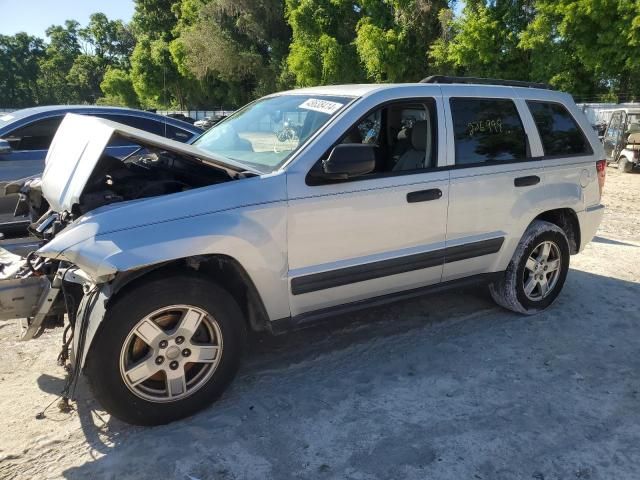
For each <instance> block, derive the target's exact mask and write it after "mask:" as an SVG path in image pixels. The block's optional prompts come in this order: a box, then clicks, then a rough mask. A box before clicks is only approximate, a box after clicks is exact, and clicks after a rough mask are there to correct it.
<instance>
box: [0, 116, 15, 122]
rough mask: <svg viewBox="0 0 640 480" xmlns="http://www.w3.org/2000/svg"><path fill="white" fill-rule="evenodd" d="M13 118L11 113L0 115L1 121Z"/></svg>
mask: <svg viewBox="0 0 640 480" xmlns="http://www.w3.org/2000/svg"><path fill="white" fill-rule="evenodd" d="M12 119H13V115H5V116H4V117H0V120H2V121H3V122H8V121H9V120H12Z"/></svg>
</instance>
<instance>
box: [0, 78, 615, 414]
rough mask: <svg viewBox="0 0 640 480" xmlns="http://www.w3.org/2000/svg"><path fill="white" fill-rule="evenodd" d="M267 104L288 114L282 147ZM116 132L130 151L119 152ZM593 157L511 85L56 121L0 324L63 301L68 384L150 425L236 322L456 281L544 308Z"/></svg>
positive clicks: (352, 90) (569, 108)
mask: <svg viewBox="0 0 640 480" xmlns="http://www.w3.org/2000/svg"><path fill="white" fill-rule="evenodd" d="M487 83H494V84H487ZM274 118H278V119H288V118H296V119H300V122H301V126H300V127H299V128H296V130H295V135H293V134H292V135H289V137H290V138H289V137H288V138H287V141H286V142H283V141H281V139H280V138H279V137H281V136H282V133H281V130H282V125H283V124H282V123H277V122H273V121H271V120H272V119H274ZM265 125H271V130H268V131H266V130H265V129H264V126H265ZM123 139H127V140H130V141H134V142H135V143H136V144H137V145H139V146H141V147H143V150H141V151H140V152H137V153H134V154H132V155H129V156H127V157H126V158H124V159H122V158H117V157H115V156H114V155H112V154H111V153H110V152H109V150H108V145H110V144H111V142H113V141H114V140H115V141H122V140H123ZM604 158H605V157H604V151H603V147H602V144H601V143H600V142H599V141H598V138H597V135H596V133H595V132H594V131H593V129H592V128H591V127H590V125H589V124H588V123H587V121H586V119H585V118H584V116H583V115H582V113H581V112H580V110H578V108H577V107H576V105H575V104H574V102H573V100H572V99H571V97H570V96H569V95H567V94H564V93H561V92H556V91H552V90H550V89H546V88H544V86H540V85H536V84H528V83H523V82H504V81H490V82H489V81H486V80H479V79H473V80H472V81H471V84H469V80H465V79H462V78H449V77H437V78H428V79H425V80H424V81H423V82H421V83H417V84H396V85H343V86H327V87H316V88H306V89H299V90H294V91H289V92H282V93H278V94H274V95H270V96H268V97H265V98H263V99H260V100H258V101H256V102H254V103H252V104H250V105H248V106H247V107H245V108H243V109H241V110H239V111H238V112H236V113H235V114H233V115H232V116H231V117H229V118H228V119H227V120H225V121H224V122H222V123H220V124H218V125H216V126H214V127H212V128H211V129H210V130H208V131H207V132H206V133H205V134H203V135H202V136H201V137H199V138H198V139H197V140H196V141H195V142H194V143H193V144H192V145H187V144H183V143H179V142H176V141H175V140H172V139H170V138H166V137H163V136H160V135H156V134H152V133H148V132H144V131H141V130H138V129H135V128H132V127H130V126H127V125H123V124H118V123H114V122H111V121H108V120H105V119H101V118H89V117H81V116H78V115H73V114H70V115H67V117H66V118H65V120H64V121H63V122H62V124H61V125H60V127H59V129H58V132H57V133H56V136H55V138H54V140H53V143H52V144H51V147H50V150H49V154H48V156H47V162H46V168H45V170H44V176H43V178H42V183H41V185H40V186H38V187H36V188H34V189H32V190H31V191H30V192H29V197H30V198H37V197H38V196H43V197H44V198H45V199H46V200H47V202H48V204H49V205H50V210H49V211H48V212H47V213H46V214H44V215H43V216H42V217H41V218H40V219H39V220H38V221H37V222H36V224H35V225H34V229H33V231H34V232H35V234H36V235H38V236H40V237H41V238H42V240H43V242H44V244H43V246H42V247H41V248H40V249H39V250H38V251H37V252H35V253H34V254H32V255H30V256H29V257H27V258H20V257H17V256H10V254H7V253H6V252H5V254H4V257H2V255H0V258H4V268H3V269H2V270H0V277H2V278H4V279H5V280H4V281H3V283H2V284H0V285H2V288H0V318H22V317H24V318H25V320H24V321H23V323H22V325H23V335H24V338H31V337H33V336H34V335H37V334H38V332H39V331H40V330H41V328H42V322H43V320H44V319H46V318H47V317H50V316H52V315H59V314H60V313H61V312H66V313H67V314H68V315H67V316H68V320H67V321H68V328H69V329H70V330H71V334H70V335H69V336H67V337H65V338H66V339H67V340H66V343H65V345H64V347H63V355H62V356H63V358H65V357H66V353H65V352H67V351H68V350H70V351H71V356H70V362H71V365H72V366H73V374H72V375H71V376H70V378H69V380H68V381H69V382H71V383H69V385H73V382H74V379H75V378H76V376H77V375H79V374H80V373H81V372H84V373H85V374H86V375H87V377H88V380H89V383H90V385H91V387H92V390H93V392H94V394H95V396H96V397H97V399H98V400H99V401H100V403H101V404H102V405H103V406H104V408H105V409H106V410H108V411H109V412H110V413H111V414H113V415H114V416H116V417H118V418H121V419H123V420H125V421H127V422H131V423H136V424H144V425H155V424H160V423H166V422H169V421H172V420H175V419H178V418H182V417H184V416H187V415H190V414H192V413H193V412H195V411H197V410H199V409H201V408H203V407H204V406H206V405H208V404H209V403H211V402H212V401H213V400H214V399H216V398H217V397H218V396H219V395H220V394H222V392H223V391H224V390H225V388H226V387H227V385H228V384H229V383H230V381H231V380H232V378H233V376H234V374H235V372H236V371H237V369H238V367H239V365H240V360H241V355H242V351H243V348H242V346H243V343H244V339H245V336H246V333H247V331H248V330H256V331H269V332H272V333H281V332H284V331H287V330H290V329H294V328H300V327H304V326H307V325H310V324H313V323H314V322H316V321H319V320H321V319H323V318H326V317H327V316H330V315H335V314H337V313H340V312H343V313H344V312H348V311H351V310H353V309H356V308H362V307H364V306H367V305H372V304H376V305H377V304H380V303H383V302H389V301H395V300H400V299H405V298H409V297H412V296H415V295H420V294H424V293H427V292H432V291H434V290H439V289H442V288H449V287H453V286H460V285H467V284H472V283H484V284H488V285H489V289H490V292H491V295H492V297H493V298H494V299H495V301H496V302H497V303H498V304H499V305H501V306H503V307H505V308H507V309H510V310H513V311H515V312H519V313H522V314H534V313H536V312H539V311H541V310H544V309H545V308H547V307H549V306H550V305H551V304H552V303H553V302H554V300H555V299H556V298H557V297H558V295H559V294H560V291H561V289H562V287H563V284H564V282H565V280H566V277H567V273H568V270H569V257H570V255H573V254H577V253H578V252H580V251H582V250H583V249H584V247H585V245H586V244H587V243H588V242H589V241H591V239H592V238H593V236H594V234H595V232H596V230H597V228H598V225H599V223H600V220H601V218H602V215H603V209H604V207H603V206H602V204H601V195H602V189H603V187H604V179H605V170H606V169H605V166H606V165H605V160H604ZM0 253H1V252H0Z"/></svg>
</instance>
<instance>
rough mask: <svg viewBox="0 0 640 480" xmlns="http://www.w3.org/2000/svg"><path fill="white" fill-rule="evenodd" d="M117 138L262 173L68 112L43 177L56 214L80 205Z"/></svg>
mask: <svg viewBox="0 0 640 480" xmlns="http://www.w3.org/2000/svg"><path fill="white" fill-rule="evenodd" d="M114 135H118V136H120V137H124V138H126V139H129V140H132V141H133V143H136V144H140V145H143V146H146V147H153V148H159V149H162V150H167V151H170V152H174V153H177V154H181V155H186V156H189V157H192V158H197V159H198V160H200V161H201V162H202V163H204V164H209V165H212V166H214V167H217V168H218V169H223V170H226V171H227V172H229V173H230V174H232V175H233V174H235V173H240V172H250V173H253V174H256V175H259V174H260V172H259V171H257V170H254V169H252V168H251V167H247V166H245V165H242V164H239V163H236V162H234V161H232V160H229V159H226V158H220V157H218V156H214V155H212V154H211V153H209V152H206V151H204V150H201V149H199V148H196V147H193V146H191V145H187V144H184V143H180V142H177V141H175V140H169V139H168V138H165V137H161V136H159V135H155V134H153V133H149V132H145V131H144V130H139V129H137V128H133V127H129V126H127V125H122V124H120V123H116V122H112V121H110V120H105V119H102V118H96V117H91V116H86V115H75V114H72V113H68V114H67V115H66V116H65V118H64V120H63V121H62V123H61V124H60V127H59V128H58V131H57V132H56V135H55V137H54V138H53V142H52V143H51V146H50V147H49V153H48V154H47V158H46V160H45V169H44V174H43V175H42V193H43V196H44V197H45V198H46V199H47V201H48V202H49V205H50V206H51V208H52V209H53V210H54V211H56V212H62V211H65V210H66V211H70V210H71V208H72V207H73V205H74V204H76V203H78V202H79V200H80V195H81V194H82V192H83V190H84V188H85V186H86V184H87V181H88V180H89V178H90V176H91V174H92V172H93V170H94V169H95V168H96V165H97V164H98V162H99V160H100V158H101V156H102V153H103V152H104V150H105V148H106V147H107V144H108V143H109V141H110V140H111V138H112V137H113V136H114Z"/></svg>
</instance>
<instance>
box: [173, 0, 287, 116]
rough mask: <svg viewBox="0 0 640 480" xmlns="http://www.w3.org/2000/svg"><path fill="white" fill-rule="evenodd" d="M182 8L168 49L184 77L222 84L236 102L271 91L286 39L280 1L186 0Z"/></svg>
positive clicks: (284, 50)
mask: <svg viewBox="0 0 640 480" xmlns="http://www.w3.org/2000/svg"><path fill="white" fill-rule="evenodd" d="M181 6H182V8H181V10H180V12H179V17H180V21H179V27H178V29H177V31H178V32H179V34H180V36H179V38H178V39H177V40H175V41H174V42H172V52H173V53H174V60H175V61H176V62H177V63H178V65H179V68H180V71H181V73H182V74H183V75H185V76H187V77H192V78H194V79H197V80H198V81H200V82H203V83H204V84H210V83H211V82H213V83H218V84H219V83H221V82H222V83H226V84H227V85H228V88H227V89H226V90H227V93H228V94H233V95H232V98H231V99H228V100H231V103H236V104H243V103H246V102H247V101H248V100H251V99H252V98H254V97H255V96H259V95H263V94H266V93H271V92H273V91H274V90H275V89H276V79H277V78H278V76H279V75H280V71H281V66H282V63H283V60H284V58H285V56H286V54H287V47H288V44H289V40H290V30H289V28H288V26H287V24H286V22H285V21H284V12H283V4H282V1H281V0H212V1H209V2H203V1H201V0H200V1H199V0H195V1H194V0H187V1H185V2H183V3H182V4H181Z"/></svg>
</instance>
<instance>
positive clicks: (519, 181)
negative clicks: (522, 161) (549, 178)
mask: <svg viewBox="0 0 640 480" xmlns="http://www.w3.org/2000/svg"><path fill="white" fill-rule="evenodd" d="M538 183H540V177H539V176H537V175H529V176H528V177H518V178H516V179H515V180H514V181H513V184H514V185H515V186H516V187H530V186H531V185H537V184H538Z"/></svg>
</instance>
